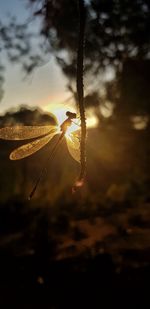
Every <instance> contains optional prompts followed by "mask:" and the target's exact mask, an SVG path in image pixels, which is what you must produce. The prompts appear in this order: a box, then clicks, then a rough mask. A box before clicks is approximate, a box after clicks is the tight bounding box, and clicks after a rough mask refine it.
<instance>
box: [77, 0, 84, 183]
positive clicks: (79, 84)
mask: <svg viewBox="0 0 150 309" xmlns="http://www.w3.org/2000/svg"><path fill="white" fill-rule="evenodd" d="M78 6H79V41H78V54H77V96H78V104H79V112H80V119H81V142H80V151H81V154H80V160H81V170H80V175H79V181H83V179H84V177H85V172H86V118H85V108H84V85H83V72H84V65H83V60H84V33H85V6H84V0H78Z"/></svg>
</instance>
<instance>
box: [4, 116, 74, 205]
mask: <svg viewBox="0 0 150 309" xmlns="http://www.w3.org/2000/svg"><path fill="white" fill-rule="evenodd" d="M66 116H67V118H66V120H65V121H64V122H63V123H62V124H61V125H60V126H53V125H49V126H14V127H4V128H1V129H0V138H1V139H4V140H27V139H34V140H33V141H31V142H29V143H27V144H25V145H22V146H20V147H18V148H17V149H15V150H13V151H12V152H11V153H10V157H9V158H10V160H20V159H23V158H25V157H28V156H30V155H32V154H33V153H35V152H37V151H38V150H40V149H41V148H42V147H44V146H45V145H46V144H47V143H49V142H50V141H51V139H52V138H53V137H54V136H55V135H57V134H58V135H59V138H58V140H57V142H56V144H55V145H54V147H53V148H52V150H51V152H50V155H49V157H48V159H47V161H46V162H45V165H44V167H43V169H42V171H41V173H40V175H39V178H38V179H37V181H36V183H35V185H34V187H33V190H32V191H31V193H30V195H29V199H30V198H31V197H32V196H33V194H34V192H35V190H36V188H37V186H38V184H39V182H40V180H41V178H42V176H43V173H44V172H45V170H46V166H47V164H48V162H49V161H50V160H51V159H52V158H53V157H54V154H55V152H56V150H57V148H58V146H59V144H60V143H61V141H62V140H63V138H64V137H66V141H67V146H68V150H69V152H70V154H71V156H72V157H73V158H74V159H75V160H76V161H78V162H80V130H79V126H78V125H77V124H75V123H74V121H73V120H74V119H76V113H72V112H69V111H67V112H66Z"/></svg>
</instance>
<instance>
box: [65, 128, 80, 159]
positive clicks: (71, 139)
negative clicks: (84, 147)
mask: <svg viewBox="0 0 150 309" xmlns="http://www.w3.org/2000/svg"><path fill="white" fill-rule="evenodd" d="M79 133H80V131H76V132H73V133H70V134H69V136H67V146H68V150H69V153H70V154H71V156H72V157H73V159H74V160H76V161H77V162H80V134H79Z"/></svg>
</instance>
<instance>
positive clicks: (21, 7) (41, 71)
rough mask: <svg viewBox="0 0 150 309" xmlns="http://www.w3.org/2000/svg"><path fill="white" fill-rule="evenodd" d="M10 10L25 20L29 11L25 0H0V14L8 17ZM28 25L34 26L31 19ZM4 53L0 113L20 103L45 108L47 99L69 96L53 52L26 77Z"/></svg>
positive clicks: (22, 20)
mask: <svg viewBox="0 0 150 309" xmlns="http://www.w3.org/2000/svg"><path fill="white" fill-rule="evenodd" d="M9 13H11V15H15V16H16V17H17V20H18V21H21V22H25V21H26V20H27V19H28V18H29V17H30V14H31V12H29V10H28V9H27V2H26V1H25V0H13V1H5V0H0V18H1V19H2V20H5V19H6V20H7V18H8V14H9ZM37 25H38V24H37ZM31 27H34V23H32V22H31ZM3 57H4V63H6V72H5V84H4V91H5V93H4V97H3V99H2V101H1V102H0V113H3V112H4V111H5V110H8V109H9V108H15V107H17V106H18V105H19V104H27V105H30V106H32V107H33V106H39V107H41V108H45V106H48V105H49V104H50V103H52V104H54V103H61V102H63V101H64V100H65V98H67V97H68V96H69V93H68V92H67V90H66V84H67V79H66V78H65V77H64V76H63V75H62V73H61V70H60V68H59V67H58V65H57V64H56V62H55V60H54V57H53V56H52V55H50V60H49V61H48V62H47V63H46V64H45V65H43V66H41V67H38V68H37V69H36V70H35V71H34V72H33V74H32V75H31V76H29V77H26V76H25V73H24V72H23V71H21V69H20V67H19V65H18V66H17V65H12V64H11V65H10V64H9V63H8V61H7V60H5V55H3ZM48 109H49V108H48Z"/></svg>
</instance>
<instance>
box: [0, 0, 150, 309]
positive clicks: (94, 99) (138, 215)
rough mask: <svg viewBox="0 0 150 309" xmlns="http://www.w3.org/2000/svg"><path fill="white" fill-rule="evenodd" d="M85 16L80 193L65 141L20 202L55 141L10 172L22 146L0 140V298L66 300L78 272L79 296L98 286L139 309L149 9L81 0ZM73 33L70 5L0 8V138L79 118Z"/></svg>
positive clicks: (149, 243)
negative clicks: (69, 116) (14, 129)
mask: <svg viewBox="0 0 150 309" xmlns="http://www.w3.org/2000/svg"><path fill="white" fill-rule="evenodd" d="M85 10H86V35H85V64H84V91H85V107H86V115H87V128H88V136H87V177H86V182H85V185H84V188H83V189H82V190H81V191H80V192H77V193H76V194H74V195H73V194H72V190H71V189H72V185H73V184H74V181H75V180H76V178H77V176H78V173H79V168H80V167H79V165H78V163H77V162H76V161H74V160H73V159H72V157H71V156H70V154H69V153H68V150H67V147H66V143H65V141H64V143H62V145H61V147H60V148H59V150H58V152H57V153H56V155H55V158H54V160H53V162H52V163H51V164H49V166H48V167H47V172H46V174H45V175H44V177H43V179H42V181H41V183H40V186H39V187H38V190H37V192H36V194H35V196H34V198H33V199H32V200H31V201H28V195H29V193H30V191H31V189H32V186H33V183H34V182H35V179H36V178H37V177H38V175H39V173H40V170H41V168H42V166H43V165H44V162H45V159H46V158H47V156H48V153H49V151H50V148H52V147H53V145H54V143H55V139H54V140H53V141H52V143H51V145H50V146H49V145H47V146H45V147H44V148H43V149H42V150H40V151H39V152H37V153H35V154H34V155H32V156H30V157H28V158H26V159H23V160H20V161H17V162H14V161H13V162H12V161H10V160H9V154H10V152H11V151H12V150H13V149H14V148H17V146H18V145H20V144H22V143H21V142H15V141H4V140H0V149H1V151H0V171H1V177H0V253H1V266H0V270H1V278H0V284H1V290H3V289H4V292H5V293H6V295H7V293H8V290H9V293H12V295H17V293H16V294H15V292H14V290H13V289H12V286H16V287H17V288H18V287H20V286H21V287H23V289H24V288H26V289H27V288H28V287H32V288H33V287H34V288H36V289H37V288H38V289H39V288H40V292H41V291H42V292H41V294H39V295H42V296H41V303H42V304H43V293H45V288H47V287H51V288H52V287H53V288H52V291H53V295H55V293H56V291H57V293H58V294H59V295H61V293H62V294H63V293H64V295H66V294H65V293H68V292H66V291H70V293H72V294H71V295H73V297H74V294H73V293H74V290H75V289H76V287H75V284H73V282H75V278H76V275H75V274H81V273H82V274H84V276H85V274H86V275H87V276H88V281H86V280H85V277H84V279H83V281H81V282H82V283H83V282H84V284H85V290H86V291H88V289H89V291H96V290H95V289H96V284H95V285H93V286H92V283H91V282H92V280H96V279H94V278H97V279H98V278H99V277H100V278H101V280H100V282H99V288H100V287H101V288H102V290H103V291H108V289H109V288H110V290H111V289H113V291H114V289H116V291H117V292H118V290H119V289H120V290H121V288H122V290H124V289H125V290H127V291H128V294H127V295H128V296H129V295H130V297H131V299H132V301H133V304H135V303H136V302H137V303H139V301H141V304H142V306H145V307H142V308H148V307H146V305H147V303H148V294H146V287H147V283H146V282H147V279H148V276H149V274H150V264H149V263H150V170H149V164H150V143H149V136H150V97H149V82H150V78H149V71H150V3H149V1H148V0H133V1H128V0H122V1H118V0H101V1H100V0H86V1H85ZM78 25H79V23H78V5H77V1H76V0H72V1H69V0H55V1H50V0H22V1H19V0H13V1H11V2H10V1H9V2H6V1H3V0H0V99H1V102H0V127H5V126H15V125H49V124H53V125H55V124H56V121H57V119H58V120H59V121H60V119H61V118H62V119H63V118H64V115H65V112H66V111H67V110H70V111H77V112H78V102H77V94H76V59H77V44H78ZM64 276H65V277H66V278H67V279H68V282H71V283H72V284H73V285H72V289H71V288H70V287H69V283H68V284H67V285H63V284H64V282H63V279H62V278H63V277H64ZM94 276H95V277H94ZM58 282H59V284H58ZM108 282H109V284H108ZM62 283H63V284H62ZM82 283H80V284H81V286H82ZM111 283H112V285H111ZM80 284H79V282H78V289H77V291H78V292H79V291H80V287H81V286H80ZM62 286H63V287H62ZM106 286H107V288H106ZM133 287H134V289H135V290H134V291H136V293H137V291H140V295H141V299H140V298H139V297H137V294H134V292H133V290H132V289H133ZM41 288H42V290H41ZM12 290H13V292H11V291H12ZM80 292H81V291H80ZM5 293H4V295H5ZM130 293H131V294H130ZM143 293H144V294H143ZM81 294H83V295H84V293H83V290H82V293H81ZM23 295H24V294H23ZM92 295H95V294H92ZM143 295H144V296H143ZM61 296H62V295H61ZM80 296H81V295H80ZM17 297H18V296H17ZM17 297H16V298H17ZM32 297H34V293H33V294H32ZM39 297H40V296H39ZM95 297H96V296H95ZM6 298H7V297H6V296H5V297H4V299H5V301H6ZM35 299H36V301H39V299H38V297H37V296H35ZM37 299H38V300H37ZM45 299H46V298H45ZM64 299H65V298H64ZM128 299H129V298H128V297H127V300H128ZM63 301H64V302H63ZM86 301H87V303H88V297H87V295H86ZM105 301H106V300H105ZM49 302H50V304H51V306H52V308H58V307H59V308H61V307H62V304H63V303H65V305H66V304H67V305H68V306H70V304H68V303H66V299H65V300H63V297H62V298H61V301H60V300H59V299H57V297H56V298H55V297H54V296H52V295H51V297H50V300H49ZM28 304H29V303H28ZM45 304H47V302H45ZM115 304H117V303H116V302H115ZM67 305H66V306H67ZM76 305H77V304H76ZM72 306H73V304H72ZM74 306H75V304H74ZM95 308H96V307H95Z"/></svg>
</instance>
